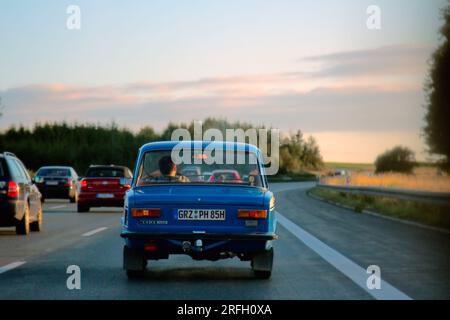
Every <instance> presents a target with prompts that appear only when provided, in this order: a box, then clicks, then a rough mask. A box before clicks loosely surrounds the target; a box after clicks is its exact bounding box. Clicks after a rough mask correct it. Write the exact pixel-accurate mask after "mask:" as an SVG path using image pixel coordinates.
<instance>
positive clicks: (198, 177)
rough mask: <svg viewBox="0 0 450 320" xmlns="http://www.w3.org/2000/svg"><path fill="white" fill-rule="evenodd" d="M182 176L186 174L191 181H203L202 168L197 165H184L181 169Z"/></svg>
mask: <svg viewBox="0 0 450 320" xmlns="http://www.w3.org/2000/svg"><path fill="white" fill-rule="evenodd" d="M181 174H182V175H183V176H186V177H187V178H188V179H189V180H190V181H192V182H200V181H203V180H204V179H203V175H202V170H201V168H200V167H197V166H190V167H186V168H184V169H183V170H182V171H181Z"/></svg>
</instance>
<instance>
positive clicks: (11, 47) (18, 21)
mask: <svg viewBox="0 0 450 320" xmlns="http://www.w3.org/2000/svg"><path fill="white" fill-rule="evenodd" d="M447 3H448V1H446V0H384V1H382V0H375V1H365V0H343V1H337V0H319V1H305V0H281V1H280V0H276V1H275V0H270V1H269V0H216V1H210V0H192V1H184V0H178V1H175V0H169V1H168V0H158V1H153V0H152V1H110V0H108V1H106V0H105V1H104V0H89V1H76V0H71V1H37V0H34V1H32V0H29V1H24V0H18V1H2V2H1V3H0V40H1V41H0V57H1V58H0V97H2V108H3V109H2V113H3V116H2V117H1V118H0V129H2V130H3V129H6V128H8V127H10V126H11V125H18V124H24V125H26V126H31V125H33V124H34V123H35V122H36V121H40V122H46V121H60V120H65V121H68V122H75V121H77V122H93V123H98V122H100V123H108V122H111V121H115V122H117V123H118V124H119V125H121V126H126V127H128V128H130V129H133V130H138V129H139V128H140V127H143V126H145V125H151V126H153V127H155V128H156V129H161V128H163V127H164V126H165V125H166V124H167V123H168V122H169V121H174V122H180V121H190V120H201V119H204V118H206V117H208V116H214V117H226V118H227V119H229V120H243V121H246V122H251V123H254V124H265V125H269V126H273V127H276V128H280V129H281V130H284V131H289V130H297V129H301V130H302V131H303V132H305V133H306V134H307V135H310V134H311V135H313V136H315V137H316V138H317V140H318V142H319V145H320V147H321V151H322V154H323V156H324V159H325V160H326V161H345V162H372V161H373V160H374V158H375V157H376V155H377V154H379V153H380V152H382V151H384V150H385V149H386V148H390V147H392V146H394V145H396V144H402V145H405V146H408V147H410V148H412V149H413V150H415V151H416V152H417V158H418V159H421V160H423V159H425V158H426V157H427V154H426V153H424V150H425V145H424V144H423V139H422V138H421V127H422V126H423V116H424V111H425V110H424V104H425V96H424V93H423V86H424V84H425V80H426V74H427V70H428V68H429V59H430V56H431V54H432V52H433V51H434V49H435V48H436V47H437V45H438V44H439V37H438V30H439V28H440V26H441V24H442V20H441V19H440V9H441V8H442V7H443V6H445V5H446V4H447ZM372 4H375V5H378V6H379V7H380V8H381V13H382V15H381V23H382V24H381V26H382V27H381V30H369V29H368V28H367V27H366V20H367V17H368V15H367V13H366V9H367V7H368V6H369V5H372ZM69 5H78V6H79V7H80V9H81V30H68V29H67V28H66V20H67V18H68V14H67V13H66V8H67V6H69Z"/></svg>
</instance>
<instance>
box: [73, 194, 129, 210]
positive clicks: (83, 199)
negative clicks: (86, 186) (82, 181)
mask: <svg viewBox="0 0 450 320" xmlns="http://www.w3.org/2000/svg"><path fill="white" fill-rule="evenodd" d="M99 193H101V192H99ZM104 193H110V194H113V195H114V197H113V198H106V199H102V198H98V196H97V194H98V193H97V192H89V193H86V192H83V193H80V194H79V195H78V203H79V204H83V205H88V206H90V207H123V204H124V198H125V193H124V192H104Z"/></svg>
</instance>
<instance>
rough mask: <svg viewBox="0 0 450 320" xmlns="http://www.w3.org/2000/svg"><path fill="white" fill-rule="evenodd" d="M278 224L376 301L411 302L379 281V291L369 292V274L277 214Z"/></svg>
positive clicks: (408, 298)
mask: <svg viewBox="0 0 450 320" xmlns="http://www.w3.org/2000/svg"><path fill="white" fill-rule="evenodd" d="M277 219H278V222H279V223H280V224H281V225H282V226H283V227H284V228H286V229H287V230H288V231H289V232H291V233H292V234H293V235H294V236H295V237H297V238H298V239H299V240H300V241H302V242H303V243H304V244H305V245H306V246H308V247H309V248H310V249H311V250H313V251H314V252H316V253H317V254H318V255H319V256H321V257H322V259H324V260H325V261H327V262H328V263H329V264H331V265H332V266H333V267H335V268H336V269H338V270H339V271H340V272H341V273H343V274H344V275H346V276H347V277H348V278H350V279H351V280H352V281H353V282H354V283H356V284H357V285H358V286H359V287H361V288H362V289H364V290H365V291H366V292H367V293H369V294H370V295H371V296H372V297H374V298H375V299H377V300H412V299H411V297H409V296H408V295H406V294H405V293H403V292H401V291H400V290H398V289H397V288H395V287H393V286H392V285H390V284H389V283H388V282H386V281H384V280H381V289H379V290H377V289H374V290H369V289H368V288H367V285H366V282H367V278H368V277H369V274H367V272H366V270H365V269H364V268H361V267H360V266H359V265H357V264H356V263H355V262H353V261H351V260H350V259H348V258H347V257H345V256H344V255H342V254H341V253H339V252H338V251H336V250H334V249H333V248H331V247H329V246H328V245H326V244H325V243H323V242H322V241H320V240H319V239H317V238H316V237H314V236H313V235H312V234H310V233H308V232H307V231H305V230H303V229H302V228H300V227H299V226H298V225H296V224H295V223H293V222H292V221H291V220H289V219H287V218H286V217H284V216H283V215H282V214H280V213H279V212H277Z"/></svg>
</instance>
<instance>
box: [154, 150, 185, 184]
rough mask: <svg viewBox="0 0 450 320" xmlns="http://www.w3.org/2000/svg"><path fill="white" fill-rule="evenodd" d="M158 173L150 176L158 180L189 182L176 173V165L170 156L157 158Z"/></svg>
mask: <svg viewBox="0 0 450 320" xmlns="http://www.w3.org/2000/svg"><path fill="white" fill-rule="evenodd" d="M158 165H159V173H160V174H159V175H157V176H156V177H154V178H152V180H153V181H158V182H189V179H188V178H187V177H185V176H182V175H177V165H176V164H175V163H174V162H173V161H172V157H171V156H165V157H162V158H161V159H159V162H158Z"/></svg>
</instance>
